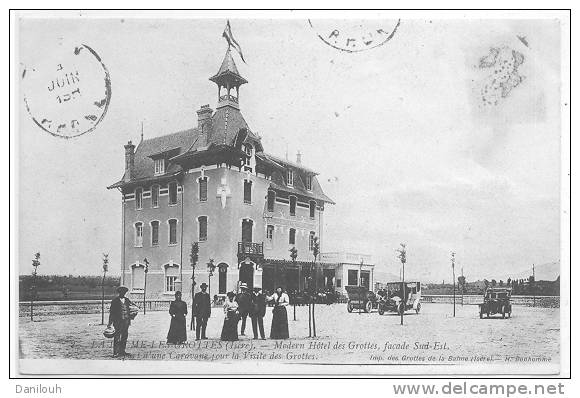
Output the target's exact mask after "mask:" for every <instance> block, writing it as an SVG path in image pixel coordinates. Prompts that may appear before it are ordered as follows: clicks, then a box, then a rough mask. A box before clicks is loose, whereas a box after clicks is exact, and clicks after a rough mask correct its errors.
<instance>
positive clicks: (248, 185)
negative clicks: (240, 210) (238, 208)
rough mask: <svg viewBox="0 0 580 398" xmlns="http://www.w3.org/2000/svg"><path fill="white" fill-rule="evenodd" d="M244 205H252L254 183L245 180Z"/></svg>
mask: <svg viewBox="0 0 580 398" xmlns="http://www.w3.org/2000/svg"><path fill="white" fill-rule="evenodd" d="M244 203H246V204H252V181H250V180H244Z"/></svg>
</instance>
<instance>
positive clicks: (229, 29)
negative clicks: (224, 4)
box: [222, 19, 246, 63]
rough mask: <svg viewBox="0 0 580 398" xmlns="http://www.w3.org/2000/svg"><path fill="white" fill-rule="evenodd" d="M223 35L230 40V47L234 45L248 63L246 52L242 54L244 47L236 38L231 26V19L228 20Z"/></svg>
mask: <svg viewBox="0 0 580 398" xmlns="http://www.w3.org/2000/svg"><path fill="white" fill-rule="evenodd" d="M222 36H223V37H225V38H226V40H227V41H228V47H233V48H234V50H236V51H237V52H238V54H240V58H242V61H244V63H246V60H245V59H244V54H242V47H241V46H240V44H239V43H238V42H237V41H236V39H234V35H233V34H232V27H231V26H230V21H229V19H228V22H227V24H226V28H225V29H224V33H223V34H222Z"/></svg>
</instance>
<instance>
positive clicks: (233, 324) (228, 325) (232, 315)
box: [220, 292, 238, 341]
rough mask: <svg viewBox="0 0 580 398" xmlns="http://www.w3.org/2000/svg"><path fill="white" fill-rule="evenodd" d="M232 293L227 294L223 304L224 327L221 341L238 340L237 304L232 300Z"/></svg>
mask: <svg viewBox="0 0 580 398" xmlns="http://www.w3.org/2000/svg"><path fill="white" fill-rule="evenodd" d="M235 297H236V295H235V294H234V292H228V298H227V300H226V302H225V303H224V314H225V315H226V317H225V318H224V327H223V328H222V335H221V338H220V339H221V340H222V341H237V340H238V303H237V302H236V301H235V300H234V298H235Z"/></svg>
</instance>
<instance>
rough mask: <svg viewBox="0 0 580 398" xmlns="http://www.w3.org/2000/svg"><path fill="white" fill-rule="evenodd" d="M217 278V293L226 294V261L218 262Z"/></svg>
mask: <svg viewBox="0 0 580 398" xmlns="http://www.w3.org/2000/svg"><path fill="white" fill-rule="evenodd" d="M218 269H219V278H218V293H219V294H226V292H227V289H228V265H227V264H226V263H219V264H218Z"/></svg>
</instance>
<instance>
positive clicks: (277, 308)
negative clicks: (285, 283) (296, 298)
mask: <svg viewBox="0 0 580 398" xmlns="http://www.w3.org/2000/svg"><path fill="white" fill-rule="evenodd" d="M268 301H273V302H274V309H272V328H271V329H270V338H271V339H274V340H280V339H287V338H288V337H290V336H289V333H288V313H287V312H286V307H287V306H288V304H289V303H290V299H289V298H288V295H287V294H286V293H285V292H284V291H283V290H282V287H278V288H277V289H276V292H275V293H274V294H273V295H271V296H270V297H268Z"/></svg>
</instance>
